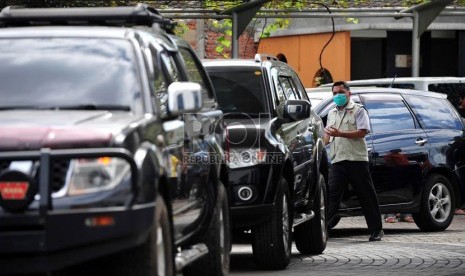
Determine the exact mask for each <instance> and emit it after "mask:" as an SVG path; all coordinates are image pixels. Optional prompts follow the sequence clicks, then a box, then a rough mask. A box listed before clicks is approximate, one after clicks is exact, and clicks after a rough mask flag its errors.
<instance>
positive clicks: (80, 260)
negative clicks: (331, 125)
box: [0, 5, 328, 275]
mask: <svg viewBox="0 0 465 276" xmlns="http://www.w3.org/2000/svg"><path fill="white" fill-rule="evenodd" d="M171 28H172V22H171V21H169V20H167V19H165V18H163V17H161V16H160V15H159V13H158V12H157V11H156V10H155V9H153V8H150V7H149V6H146V5H137V6H136V7H117V8H66V9H65V8H63V9H24V8H14V7H7V8H5V9H3V10H2V11H1V13H0V81H1V83H2V86H1V88H0V96H1V98H2V101H1V103H0V256H1V257H0V271H1V272H0V273H7V274H16V273H21V274H27V273H47V274H48V275H52V274H53V275H55V274H56V275H68V274H70V275H97V274H101V275H155V274H156V275H174V274H176V273H183V274H184V275H227V274H228V272H229V255H230V250H231V232H233V233H240V232H244V231H248V230H251V232H252V235H253V239H252V246H253V252H254V256H255V258H256V260H257V263H258V264H259V265H260V266H262V267H264V268H268V269H283V268H285V267H286V266H287V265H288V264H289V261H290V255H291V248H292V246H291V245H292V241H293V240H295V242H296V246H297V248H298V249H299V251H300V252H302V253H306V254H319V253H322V252H323V251H324V250H325V247H326V242H327V238H328V233H327V222H326V191H327V187H326V185H327V184H326V179H327V176H328V160H327V155H326V151H325V149H324V145H323V142H322V132H323V125H322V123H321V119H320V118H319V117H318V116H317V115H316V113H315V112H314V111H313V110H312V108H311V105H310V102H309V100H308V98H307V94H306V92H305V89H304V87H303V86H302V83H301V81H300V79H299V77H298V76H297V74H296V73H295V71H294V70H293V69H292V68H291V67H290V66H289V65H287V64H285V63H282V62H279V61H278V60H277V59H276V58H272V57H267V56H260V55H257V57H256V58H255V60H248V61H244V60H236V61H214V62H213V61H212V62H207V61H206V62H205V64H204V65H205V67H206V68H207V70H208V73H207V71H206V70H205V67H204V66H203V65H202V63H201V61H200V60H199V59H198V57H197V56H196V55H195V54H194V52H193V50H192V49H191V47H190V46H189V45H188V43H187V42H185V41H184V40H182V39H180V38H178V37H176V36H174V35H173V34H171ZM209 75H210V77H211V80H212V81H213V85H212V81H211V80H210V77H209ZM230 204H231V208H230Z"/></svg>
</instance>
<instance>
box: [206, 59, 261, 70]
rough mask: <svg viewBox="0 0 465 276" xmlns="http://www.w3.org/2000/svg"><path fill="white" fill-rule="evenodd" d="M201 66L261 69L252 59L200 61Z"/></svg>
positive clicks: (258, 63)
mask: <svg viewBox="0 0 465 276" xmlns="http://www.w3.org/2000/svg"><path fill="white" fill-rule="evenodd" d="M202 64H203V65H204V66H205V68H207V67H218V68H220V67H225V66H227V67H257V68H260V67H261V63H260V62H257V61H255V60H253V59H202Z"/></svg>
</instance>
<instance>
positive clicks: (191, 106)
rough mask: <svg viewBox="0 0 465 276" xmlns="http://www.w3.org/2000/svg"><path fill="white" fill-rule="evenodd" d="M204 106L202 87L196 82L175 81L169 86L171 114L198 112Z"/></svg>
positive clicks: (169, 108)
mask: <svg viewBox="0 0 465 276" xmlns="http://www.w3.org/2000/svg"><path fill="white" fill-rule="evenodd" d="M201 108H202V87H201V86H200V84H198V83H195V82H173V83H171V84H170V85H169V86H168V112H169V115H170V116H178V115H180V114H182V113H188V112H197V111H199V110H200V109H201Z"/></svg>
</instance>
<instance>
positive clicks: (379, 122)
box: [361, 94, 415, 133]
mask: <svg viewBox="0 0 465 276" xmlns="http://www.w3.org/2000/svg"><path fill="white" fill-rule="evenodd" d="M361 97H362V101H363V105H364V106H365V108H366V109H367V111H368V116H369V117H370V122H371V131H372V132H373V133H382V132H388V131H398V130H403V129H414V128H415V121H414V118H413V116H412V114H411V113H410V111H409V109H408V108H407V106H406V105H405V102H404V101H403V98H402V97H401V96H400V95H380V94H376V95H374V94H363V95H362V96H361Z"/></svg>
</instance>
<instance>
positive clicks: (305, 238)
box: [294, 173, 328, 254]
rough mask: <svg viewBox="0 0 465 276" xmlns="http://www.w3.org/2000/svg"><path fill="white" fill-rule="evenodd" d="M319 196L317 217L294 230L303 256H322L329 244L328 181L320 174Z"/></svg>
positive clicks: (316, 199)
mask: <svg viewBox="0 0 465 276" xmlns="http://www.w3.org/2000/svg"><path fill="white" fill-rule="evenodd" d="M317 177H318V190H317V191H318V194H317V195H316V198H315V203H314V205H313V208H312V211H313V212H314V213H315V217H314V218H313V219H311V220H310V221H307V222H305V223H303V224H301V225H298V226H296V227H295V228H294V241H295V245H296V247H297V250H299V252H300V253H302V254H321V253H322V252H323V251H324V250H325V249H326V244H327V242H328V224H327V220H326V215H327V214H326V199H327V195H326V181H325V179H324V177H323V176H322V175H321V174H320V173H318V176H317Z"/></svg>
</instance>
